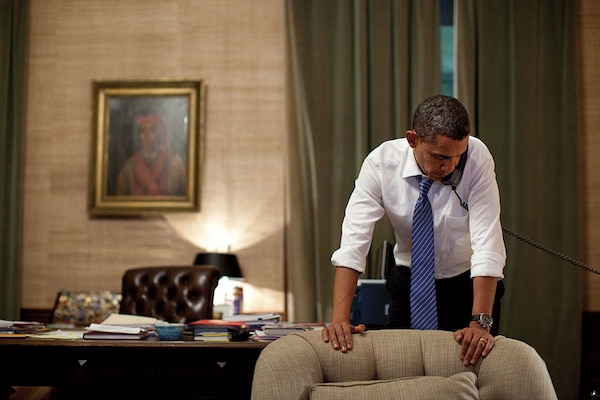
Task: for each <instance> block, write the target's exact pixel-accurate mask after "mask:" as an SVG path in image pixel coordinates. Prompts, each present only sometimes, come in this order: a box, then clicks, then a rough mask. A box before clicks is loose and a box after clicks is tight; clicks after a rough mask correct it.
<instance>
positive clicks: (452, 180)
mask: <svg viewBox="0 0 600 400" xmlns="http://www.w3.org/2000/svg"><path fill="white" fill-rule="evenodd" d="M468 151H469V149H468V148H467V151H465V152H464V153H463V154H462V155H461V156H460V160H459V161H458V164H457V165H456V168H455V169H454V171H452V172H451V173H450V174H448V175H447V176H446V177H445V178H443V179H442V184H444V185H448V186H452V191H454V194H456V197H458V201H460V205H461V206H462V208H464V209H465V210H467V211H469V205H468V204H467V203H466V202H464V201H463V200H462V199H461V198H460V196H459V195H458V193H457V192H456V187H457V186H458V184H459V183H460V179H461V178H462V173H463V169H464V168H465V164H466V162H467V152H468ZM502 231H503V232H504V233H506V234H508V235H510V236H512V237H514V238H516V239H518V240H520V241H521V242H523V243H526V244H528V245H530V246H532V247H535V248H536V249H538V250H541V251H544V252H546V253H548V254H550V255H553V256H554V257H557V258H559V259H561V260H563V261H566V262H568V263H571V264H573V265H575V266H577V267H579V268H582V269H584V270H586V271H588V272H592V273H594V274H598V275H600V270H598V269H595V268H592V267H590V266H589V265H587V264H584V263H582V262H581V261H578V260H575V259H573V258H571V257H569V256H566V255H564V254H562V253H560V252H558V251H556V250H554V249H551V248H549V247H547V246H544V245H542V244H539V243H537V242H535V241H533V240H531V239H529V238H527V237H525V236H523V235H521V234H519V233H516V232H513V231H511V230H510V229H508V228H505V227H502Z"/></svg>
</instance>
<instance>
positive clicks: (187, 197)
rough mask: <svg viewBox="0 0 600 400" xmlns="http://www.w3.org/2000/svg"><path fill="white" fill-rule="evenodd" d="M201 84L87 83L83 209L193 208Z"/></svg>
mask: <svg viewBox="0 0 600 400" xmlns="http://www.w3.org/2000/svg"><path fill="white" fill-rule="evenodd" d="M204 91H205V89H204V85H203V82H202V81H94V82H93V107H94V109H93V123H92V126H93V135H92V137H93V139H92V148H91V168H90V190H89V212H90V214H92V215H111V214H113V215H140V214H147V213H160V212H173V211H198V210H199V209H200V201H199V193H200V179H199V177H200V171H199V167H200V155H201V154H202V152H201V148H200V146H201V143H202V141H201V139H202V136H203V132H202V131H203V126H204V115H203V113H204V108H205V106H204Z"/></svg>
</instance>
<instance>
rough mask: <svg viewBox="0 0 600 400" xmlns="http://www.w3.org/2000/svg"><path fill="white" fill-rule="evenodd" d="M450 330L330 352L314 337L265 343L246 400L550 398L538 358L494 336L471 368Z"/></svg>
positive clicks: (385, 333)
mask: <svg viewBox="0 0 600 400" xmlns="http://www.w3.org/2000/svg"><path fill="white" fill-rule="evenodd" d="M459 350H460V345H459V344H458V343H457V342H456V341H455V340H454V337H453V333H452V332H446V331H417V330H401V329H399V330H373V331H368V332H366V333H363V334H357V335H353V347H352V350H350V351H348V352H347V353H342V352H340V351H336V350H333V349H332V348H331V345H330V344H328V343H324V342H323V339H322V338H321V332H319V331H306V332H301V333H293V334H289V335H287V336H284V337H282V338H281V339H277V340H275V341H274V342H272V343H270V344H269V345H268V346H267V347H266V348H265V349H264V350H263V351H262V352H261V354H260V356H259V358H258V361H257V363H256V367H255V370H254V377H253V384H252V399H253V400H259V399H260V400H288V399H289V400H292V399H293V400H308V399H311V400H318V399H327V400H335V399H354V400H363V399H365V400H366V399H395V400H396V399H401V400H402V399H410V400H413V399H422V398H427V399H444V400H447V399H478V400H496V399H554V400H556V399H557V396H556V392H555V391H554V386H553V384H552V380H551V379H550V374H549V373H548V370H547V368H546V364H545V362H544V360H543V359H542V358H541V357H540V356H539V355H538V353H537V352H536V351H535V350H534V349H533V348H532V347H531V346H529V345H527V344H526V343H524V342H521V341H518V340H516V339H511V338H507V337H503V336H496V337H495V345H494V349H493V350H492V352H491V353H490V354H489V355H488V356H487V357H486V358H484V359H480V361H478V362H477V364H476V365H473V366H469V367H465V366H464V365H463V363H462V361H460V360H459V358H458V354H459Z"/></svg>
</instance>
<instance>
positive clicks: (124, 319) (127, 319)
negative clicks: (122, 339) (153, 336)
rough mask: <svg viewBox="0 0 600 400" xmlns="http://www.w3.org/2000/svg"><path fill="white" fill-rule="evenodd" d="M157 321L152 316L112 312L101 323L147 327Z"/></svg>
mask: <svg viewBox="0 0 600 400" xmlns="http://www.w3.org/2000/svg"><path fill="white" fill-rule="evenodd" d="M157 322H159V320H158V319H156V318H154V317H146V316H143V315H131V314H117V313H112V314H110V315H109V316H108V317H107V318H106V319H105V320H104V321H102V325H118V326H129V327H134V328H147V327H150V326H153V325H154V324H156V323H157Z"/></svg>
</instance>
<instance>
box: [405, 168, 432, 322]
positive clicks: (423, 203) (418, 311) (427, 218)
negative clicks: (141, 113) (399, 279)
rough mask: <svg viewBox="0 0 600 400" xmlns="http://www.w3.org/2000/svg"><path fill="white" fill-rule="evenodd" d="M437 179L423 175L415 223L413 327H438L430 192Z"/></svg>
mask: <svg viewBox="0 0 600 400" xmlns="http://www.w3.org/2000/svg"><path fill="white" fill-rule="evenodd" d="M432 183H433V181H432V180H431V179H429V178H426V177H424V176H420V177H419V189H420V193H419V199H418V200H417V204H416V205H415V212H414V216H413V226H412V266H411V280H410V310H411V326H412V328H413V329H437V327H438V323H437V306H436V302H435V278H434V275H433V266H434V247H433V212H432V211H431V204H430V203H429V199H428V198H427V193H428V192H429V189H430V188H431V184H432Z"/></svg>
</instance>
